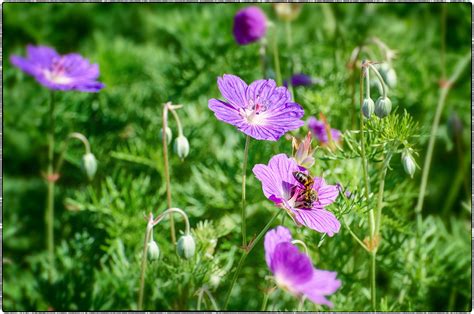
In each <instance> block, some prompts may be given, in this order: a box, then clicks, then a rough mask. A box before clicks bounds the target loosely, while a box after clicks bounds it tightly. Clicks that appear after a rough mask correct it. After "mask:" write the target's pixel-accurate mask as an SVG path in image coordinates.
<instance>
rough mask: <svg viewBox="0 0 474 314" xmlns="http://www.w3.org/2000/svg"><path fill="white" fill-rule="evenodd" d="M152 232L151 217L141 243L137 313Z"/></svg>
mask: <svg viewBox="0 0 474 314" xmlns="http://www.w3.org/2000/svg"><path fill="white" fill-rule="evenodd" d="M170 216H171V215H170ZM152 231H153V216H150V219H149V221H148V224H147V228H146V233H145V242H144V243H143V255H142V263H141V268H140V286H139V290H138V310H139V311H141V310H142V309H143V295H144V287H145V270H146V259H147V252H148V242H149V241H150V235H151V233H152Z"/></svg>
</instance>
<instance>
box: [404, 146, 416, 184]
mask: <svg viewBox="0 0 474 314" xmlns="http://www.w3.org/2000/svg"><path fill="white" fill-rule="evenodd" d="M402 164H403V169H405V172H406V173H407V174H408V175H409V176H410V177H411V178H413V175H414V174H415V170H416V164H415V160H414V159H413V156H412V155H411V153H410V151H409V150H404V151H403V153H402Z"/></svg>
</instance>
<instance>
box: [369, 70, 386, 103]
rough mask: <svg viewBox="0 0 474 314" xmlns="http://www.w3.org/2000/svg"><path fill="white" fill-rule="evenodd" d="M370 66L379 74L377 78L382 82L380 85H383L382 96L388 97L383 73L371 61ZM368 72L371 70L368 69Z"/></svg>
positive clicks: (376, 74)
mask: <svg viewBox="0 0 474 314" xmlns="http://www.w3.org/2000/svg"><path fill="white" fill-rule="evenodd" d="M369 67H370V68H371V69H372V71H374V73H375V76H377V79H378V80H379V82H380V85H382V96H383V98H387V86H386V85H385V82H384V80H383V78H382V75H380V72H379V70H377V68H376V67H375V66H374V65H373V64H370V63H369ZM367 72H369V71H367Z"/></svg>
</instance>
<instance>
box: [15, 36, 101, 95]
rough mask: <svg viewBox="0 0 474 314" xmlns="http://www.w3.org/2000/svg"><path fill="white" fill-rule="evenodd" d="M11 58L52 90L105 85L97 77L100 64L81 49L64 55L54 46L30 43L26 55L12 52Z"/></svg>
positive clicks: (93, 89) (84, 89)
mask: <svg viewBox="0 0 474 314" xmlns="http://www.w3.org/2000/svg"><path fill="white" fill-rule="evenodd" d="M10 61H11V63H12V64H13V65H14V66H16V67H18V68H19V69H21V70H22V71H24V72H25V73H27V74H29V75H31V76H33V77H34V78H35V79H36V80H37V81H38V82H39V83H40V84H41V85H43V86H46V87H47V88H49V89H52V90H78V91H81V92H98V91H99V90H101V89H102V88H103V87H104V84H102V83H101V82H99V81H97V78H98V77H99V66H98V65H97V64H90V62H89V60H87V59H84V58H83V57H82V56H81V55H79V54H77V53H70V54H66V55H63V56H61V55H59V54H58V53H57V52H56V51H55V50H54V49H53V48H50V47H46V46H32V45H28V47H27V57H26V58H23V57H20V56H12V57H11V59H10Z"/></svg>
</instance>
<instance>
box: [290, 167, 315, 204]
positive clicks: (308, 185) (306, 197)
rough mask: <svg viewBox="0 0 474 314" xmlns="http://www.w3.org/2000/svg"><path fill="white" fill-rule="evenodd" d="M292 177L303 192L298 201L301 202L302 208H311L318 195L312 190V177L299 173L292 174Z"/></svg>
mask: <svg viewBox="0 0 474 314" xmlns="http://www.w3.org/2000/svg"><path fill="white" fill-rule="evenodd" d="M293 177H295V179H296V181H298V182H299V183H301V185H303V187H304V190H303V191H302V192H301V193H300V201H301V202H303V206H305V207H311V206H312V205H313V203H314V202H315V201H317V199H318V193H317V192H316V191H315V190H313V185H314V179H313V177H311V176H310V175H309V174H306V173H304V172H301V171H295V172H293Z"/></svg>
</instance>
